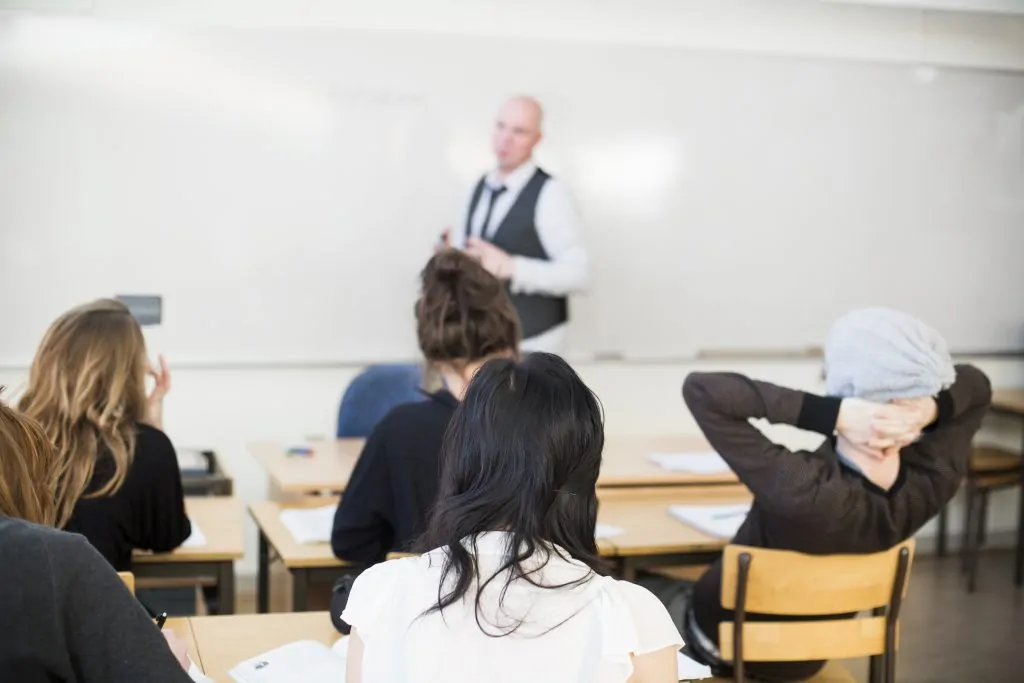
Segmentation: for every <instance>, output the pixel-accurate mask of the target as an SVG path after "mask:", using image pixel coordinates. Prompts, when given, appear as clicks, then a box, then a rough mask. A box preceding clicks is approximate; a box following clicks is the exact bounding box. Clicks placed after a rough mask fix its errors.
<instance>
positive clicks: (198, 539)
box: [181, 520, 206, 548]
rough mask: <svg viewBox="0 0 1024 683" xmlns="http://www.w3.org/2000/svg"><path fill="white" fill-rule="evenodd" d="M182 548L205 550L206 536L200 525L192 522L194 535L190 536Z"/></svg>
mask: <svg viewBox="0 0 1024 683" xmlns="http://www.w3.org/2000/svg"><path fill="white" fill-rule="evenodd" d="M181 547H182V548H203V547H206V535H205V534H204V533H203V530H202V529H200V528H199V525H198V524H196V523H195V520H193V521H192V533H191V534H189V536H188V538H186V539H185V542H184V543H182V544H181Z"/></svg>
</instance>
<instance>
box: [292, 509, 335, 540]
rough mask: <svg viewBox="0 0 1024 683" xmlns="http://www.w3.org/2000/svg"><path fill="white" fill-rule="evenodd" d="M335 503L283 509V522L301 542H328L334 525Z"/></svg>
mask: <svg viewBox="0 0 1024 683" xmlns="http://www.w3.org/2000/svg"><path fill="white" fill-rule="evenodd" d="M334 510H335V507H334V506H333V505H324V506H323V507H315V508H288V509H287V510H282V511H281V523H282V524H284V525H285V528H287V529H288V531H289V532H291V535H292V537H293V538H294V539H295V540H296V541H297V542H299V543H327V542H329V541H330V540H331V528H332V527H333V526H334Z"/></svg>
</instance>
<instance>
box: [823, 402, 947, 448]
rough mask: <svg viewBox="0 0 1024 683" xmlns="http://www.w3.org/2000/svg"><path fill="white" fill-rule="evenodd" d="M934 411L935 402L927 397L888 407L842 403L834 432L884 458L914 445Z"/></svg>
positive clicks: (935, 408) (880, 404)
mask: <svg viewBox="0 0 1024 683" xmlns="http://www.w3.org/2000/svg"><path fill="white" fill-rule="evenodd" d="M937 410H938V408H937V405H936V403H935V399H933V398H927V397H926V398H918V399H909V400H902V401H893V402H891V403H874V402H871V401H865V400H863V399H856V398H848V399H843V402H842V405H841V406H840V409H839V419H838V420H837V421H836V431H837V432H838V433H839V434H840V435H842V436H843V437H844V438H846V439H847V440H848V441H850V442H851V443H853V444H856V445H858V446H862V447H864V448H866V449H869V450H871V451H875V452H876V453H878V454H879V455H880V456H882V457H888V456H892V455H896V454H897V453H899V451H900V449H902V448H903V447H905V446H908V445H910V444H912V443H914V442H915V441H917V439H918V438H920V436H921V432H922V430H924V428H925V427H927V426H928V425H929V424H931V423H932V422H934V421H935V417H936V413H937Z"/></svg>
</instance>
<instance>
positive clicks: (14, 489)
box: [0, 387, 57, 526]
mask: <svg viewBox="0 0 1024 683" xmlns="http://www.w3.org/2000/svg"><path fill="white" fill-rule="evenodd" d="M2 389H3V388H2V387H0V390H2ZM56 488H57V457H56V452H55V451H54V449H53V444H51V443H50V441H49V440H48V439H47V438H46V434H45V433H43V429H42V427H40V426H39V425H38V424H36V423H35V422H34V421H32V420H30V419H28V418H27V417H25V416H24V415H19V414H18V413H16V412H15V411H14V410H13V409H11V408H9V407H8V406H6V405H4V404H3V403H0V515H7V516H8V517H17V518H18V519H26V520H28V521H30V522H35V523H36V524H45V525H47V526H53V525H54V524H56V523H57V503H56V498H55V496H54V492H55V490H56Z"/></svg>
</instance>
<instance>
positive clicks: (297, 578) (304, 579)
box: [292, 569, 309, 612]
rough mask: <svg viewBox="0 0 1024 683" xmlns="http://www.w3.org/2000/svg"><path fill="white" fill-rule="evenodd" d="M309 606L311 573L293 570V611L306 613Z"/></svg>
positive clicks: (303, 570)
mask: <svg viewBox="0 0 1024 683" xmlns="http://www.w3.org/2000/svg"><path fill="white" fill-rule="evenodd" d="M308 604H309V572H308V571H307V570H305V569H294V570H292V611H293V612H305V611H306V610H307V609H308Z"/></svg>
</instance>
